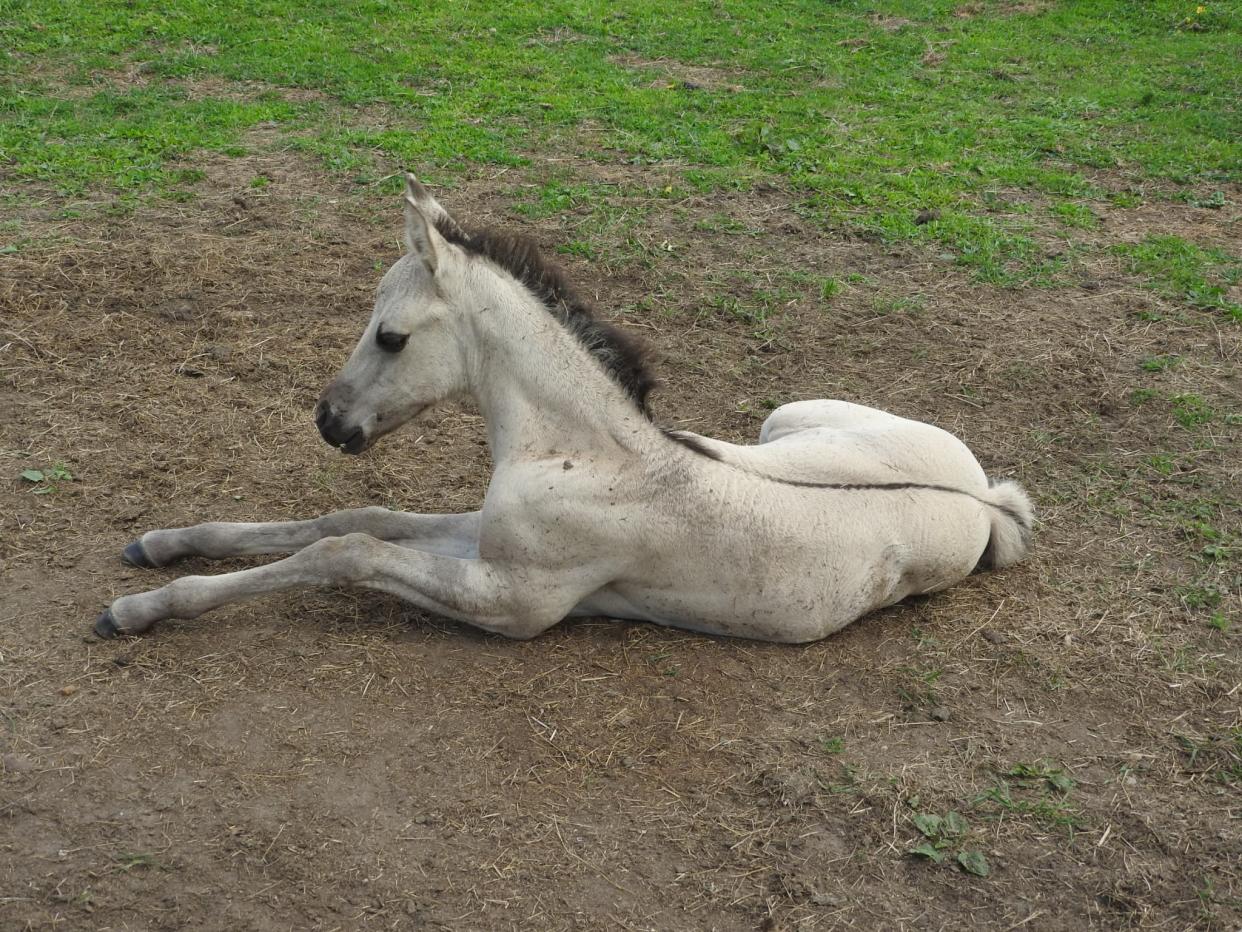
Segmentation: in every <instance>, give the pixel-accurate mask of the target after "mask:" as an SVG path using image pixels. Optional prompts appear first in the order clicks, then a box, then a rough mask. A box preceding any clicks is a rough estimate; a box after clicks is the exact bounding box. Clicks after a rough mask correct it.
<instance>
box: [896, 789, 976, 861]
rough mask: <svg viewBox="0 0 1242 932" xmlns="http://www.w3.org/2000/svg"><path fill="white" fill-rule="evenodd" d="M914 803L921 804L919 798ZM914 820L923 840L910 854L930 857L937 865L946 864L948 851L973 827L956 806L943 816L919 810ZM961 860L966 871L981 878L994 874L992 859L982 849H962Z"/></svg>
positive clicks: (913, 804) (914, 804)
mask: <svg viewBox="0 0 1242 932" xmlns="http://www.w3.org/2000/svg"><path fill="white" fill-rule="evenodd" d="M910 805H911V806H912V807H914V806H917V805H918V798H917V797H915V799H913V800H911V801H910ZM910 821H911V823H912V824H913V825H914V827H915V828H916V829H918V830H919V833H920V834H921V835H922V836H923V840H922V841H920V842H919V843H918V844H917V845H915V846H914V847H912V848H910V849H909V851H908V853H909V854H911V855H913V856H915V857H920V858H926V859H927V860H929V861H932V862H933V863H935V864H942V863H944V860H945V858H946V856H947V855H946V852H949V851H951V849H953V848H954V847H957V846H958V844H959V843H960V842H961V840H962V838H963V837H964V836H965V835H966V833H967V832H968V831H969V830H970V824H969V823H968V822H967V821H966V819H965V818H964V817H963V816H962V815H961V814H960V813H958V812H955V811H954V810H952V809H950V810H949V811H948V812H947V813H945V814H944V815H943V816H939V815H935V814H934V813H930V812H915V813H914V815H912V816H911V817H910ZM957 863H958V865H959V866H960V867H961V868H962V870H964V871H966V872H968V873H971V874H975V875H976V876H979V877H986V876H988V874H989V873H991V868H990V866H989V865H988V860H987V858H986V857H984V855H983V852H981V851H977V850H968V849H962V850H959V851H958V854H957Z"/></svg>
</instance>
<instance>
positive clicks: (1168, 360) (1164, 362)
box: [1139, 355, 1182, 372]
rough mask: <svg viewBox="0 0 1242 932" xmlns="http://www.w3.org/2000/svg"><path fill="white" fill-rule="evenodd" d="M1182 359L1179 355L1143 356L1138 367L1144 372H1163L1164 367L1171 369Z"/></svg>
mask: <svg viewBox="0 0 1242 932" xmlns="http://www.w3.org/2000/svg"><path fill="white" fill-rule="evenodd" d="M1181 361H1182V357H1181V356H1177V355H1168V356H1144V357H1143V359H1142V361H1141V362H1140V363H1139V368H1140V369H1142V370H1143V371H1144V372H1163V371H1164V370H1165V369H1172V368H1173V367H1174V366H1176V365H1177V364H1178V363H1180V362H1181Z"/></svg>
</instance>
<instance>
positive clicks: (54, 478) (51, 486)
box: [21, 463, 73, 495]
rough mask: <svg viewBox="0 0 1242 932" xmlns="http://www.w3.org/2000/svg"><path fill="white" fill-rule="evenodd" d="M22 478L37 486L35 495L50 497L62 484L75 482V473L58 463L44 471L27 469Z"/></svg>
mask: <svg viewBox="0 0 1242 932" xmlns="http://www.w3.org/2000/svg"><path fill="white" fill-rule="evenodd" d="M21 477H22V479H24V480H25V481H26V482H32V483H34V484H35V486H36V488H35V489H34V494H35V495H50V494H51V493H52V492H55V491H56V490H57V489H58V488H59V487H60V485H59V484H60V483H62V482H72V481H73V473H71V472H70V471H69V467H68V466H66V465H65V464H64V463H56V464H54V465H52V466H48V467H45V468H44V469H27V470H24V471H23V472H22V474H21Z"/></svg>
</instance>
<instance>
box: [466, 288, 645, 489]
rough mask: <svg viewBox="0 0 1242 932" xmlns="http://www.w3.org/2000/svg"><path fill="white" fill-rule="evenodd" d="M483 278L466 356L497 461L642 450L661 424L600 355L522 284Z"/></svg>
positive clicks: (636, 453)
mask: <svg viewBox="0 0 1242 932" xmlns="http://www.w3.org/2000/svg"><path fill="white" fill-rule="evenodd" d="M484 279H485V282H484V284H483V287H482V288H481V291H482V292H483V293H482V294H479V295H477V296H476V300H478V302H479V303H478V304H477V305H476V306H477V307H479V308H480V310H478V311H477V312H475V313H474V314H473V315H471V321H472V330H473V333H472V334H471V337H472V339H471V341H470V342H471V343H472V347H471V349H470V350H469V351H468V356H469V357H470V364H469V370H470V383H471V393H472V394H473V395H474V397H475V400H476V401H477V402H478V404H479V408H480V410H481V411H482V413H483V417H484V420H486V422H487V432H488V444H489V446H490V447H491V453H492V461H493V462H494V463H495V464H496V465H497V466H499V465H501V464H502V463H504V462H513V461H516V460H519V459H530V458H544V457H550V456H562V455H563V456H569V455H571V454H575V455H583V454H586V453H589V452H603V453H605V454H606V455H610V456H614V455H615V456H639V455H641V454H642V452H643V451H644V449H646V448H647V447H648V445H649V444H650V443H651V442H652V437H653V435H658V431H657V429H656V428H655V427H654V426H653V425H652V424H651V423H650V421H649V420H648V419H647V417H646V415H645V414H644V413H643V412H642V411H640V410H639V408H638V406H637V405H636V404H635V403H634V402H633V401H632V400H631V399H630V398H629V397H628V396H627V395H626V393H625V391H624V390H623V389H622V388H621V387H620V386H619V385H618V384H617V383H616V382H614V381H613V380H612V379H611V378H610V377H609V376H608V374H607V373H606V372H605V371H604V368H603V366H602V365H601V364H600V362H599V361H598V360H597V359H596V358H595V357H594V356H592V355H591V353H590V351H589V350H587V349H586V347H584V346H583V345H582V344H581V343H580V342H579V341H578V339H577V338H576V337H575V336H574V335H573V334H571V333H570V332H569V331H568V330H567V329H566V328H565V327H564V326H563V325H562V324H561V322H560V321H559V320H557V318H556V317H555V316H553V314H552V313H551V312H549V310H548V309H547V308H546V307H544V306H543V305H542V304H541V303H540V302H539V300H538V299H537V298H535V297H534V296H533V295H532V294H530V292H529V291H527V290H526V289H525V288H524V287H522V286H520V285H518V284H517V283H516V282H514V281H512V280H511V279H509V278H507V277H506V276H503V275H500V274H489V275H487V276H484Z"/></svg>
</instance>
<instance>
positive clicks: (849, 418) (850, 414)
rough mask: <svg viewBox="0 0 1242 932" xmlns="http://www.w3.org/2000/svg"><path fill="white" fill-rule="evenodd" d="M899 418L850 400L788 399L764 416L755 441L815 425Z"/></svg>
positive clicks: (844, 426) (842, 426)
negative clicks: (787, 401) (786, 402)
mask: <svg viewBox="0 0 1242 932" xmlns="http://www.w3.org/2000/svg"><path fill="white" fill-rule="evenodd" d="M901 423H903V419H902V418H899V417H897V416H896V415H893V414H889V413H888V412H887V411H880V410H879V409H878V408H868V407H867V406H866V405H856V404H854V403H853V402H850V401H837V400H835V399H830V398H815V399H812V400H809V401H791V402H790V403H789V404H784V405H781V406H780V407H779V408H777V409H776V410H775V411H773V412H772V413H771V414H769V415H768V417H767V420H765V421H764V422H763V427H761V428H760V429H759V442H760V443H768V442H769V441H772V440H780V439H781V438H782V437H788V436H789V435H790V434H796V433H798V432H800V431H804V430H813V429H815V428H817V427H834V428H837V429H838V430H850V429H857V428H859V427H863V426H867V427H880V426H884V425H890V424H891V425H894V426H895V425H897V424H901Z"/></svg>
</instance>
